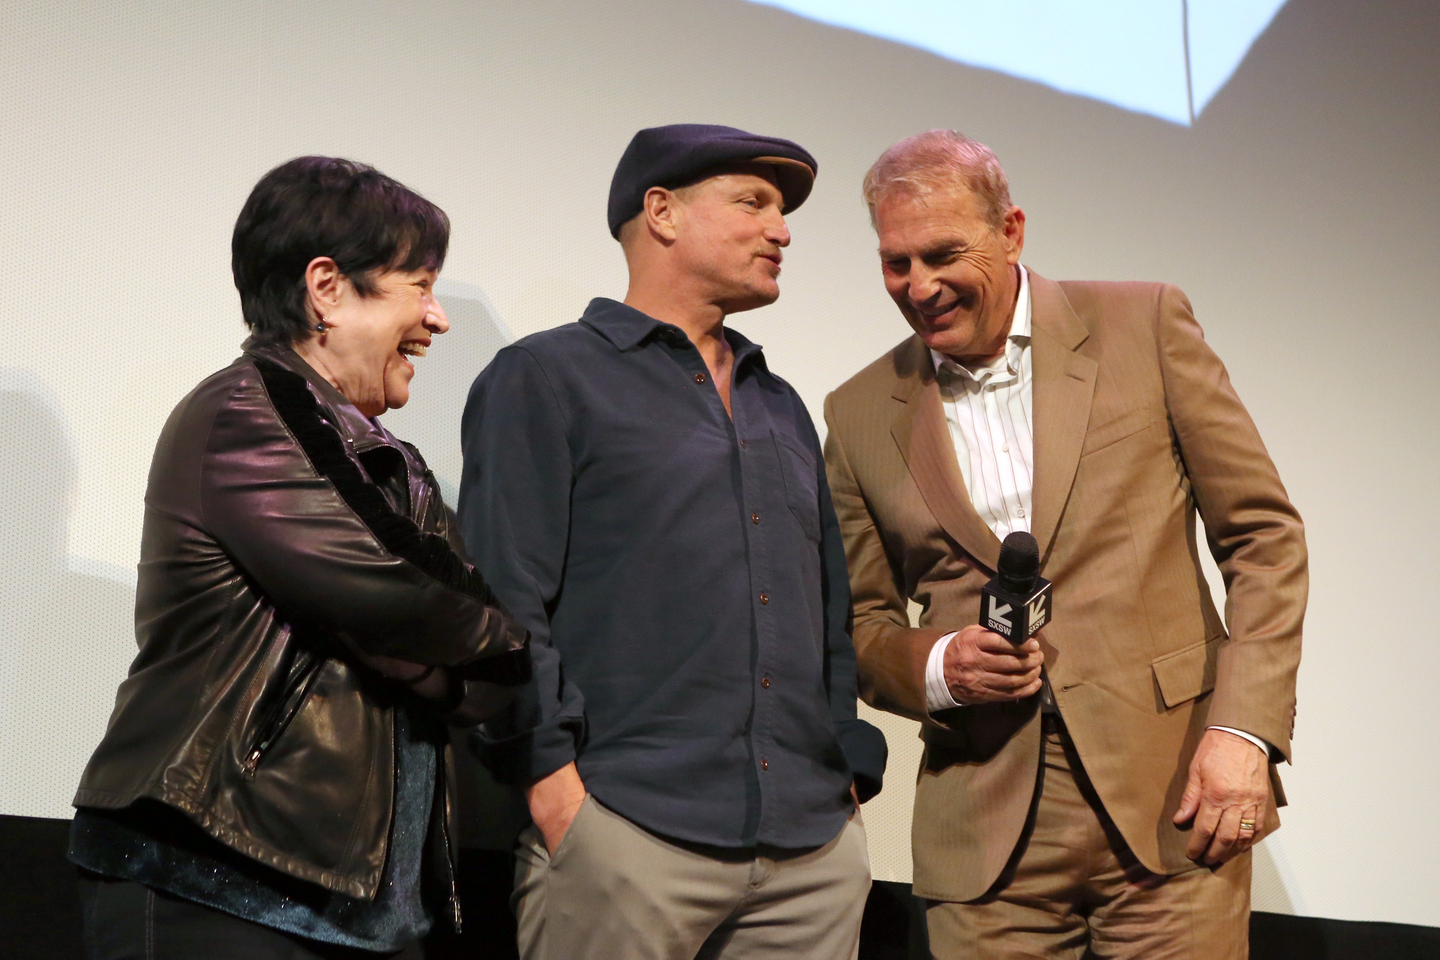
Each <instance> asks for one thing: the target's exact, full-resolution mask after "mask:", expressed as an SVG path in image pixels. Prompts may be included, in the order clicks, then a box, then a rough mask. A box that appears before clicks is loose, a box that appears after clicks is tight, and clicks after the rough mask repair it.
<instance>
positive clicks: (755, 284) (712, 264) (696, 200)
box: [675, 163, 790, 314]
mask: <svg viewBox="0 0 1440 960" xmlns="http://www.w3.org/2000/svg"><path fill="white" fill-rule="evenodd" d="M675 196H676V198H677V200H678V201H679V203H678V205H677V210H676V214H677V215H676V219H675V227H676V231H675V244H676V246H675V253H676V255H677V256H678V257H679V258H680V259H681V261H682V263H683V266H684V271H685V273H687V274H688V275H690V276H692V277H693V278H694V279H695V280H697V281H699V284H700V285H701V286H703V287H704V288H705V289H706V298H707V299H708V300H709V301H710V302H712V303H715V304H717V305H719V306H720V307H721V308H722V309H723V310H724V312H725V313H727V314H730V313H739V312H740V311H742V310H753V309H755V308H756V307H763V306H766V305H767V304H771V303H774V302H775V300H776V299H777V298H779V296H780V261H781V260H782V259H783V256H784V255H783V254H782V253H781V251H782V249H783V248H785V247H787V246H789V245H790V229H789V228H788V227H787V226H786V225H785V217H784V216H783V215H782V212H781V211H782V210H783V209H784V206H785V198H784V197H783V196H782V195H781V193H780V187H779V186H778V185H777V184H776V179H775V172H774V169H773V168H772V167H770V166H769V165H768V164H760V163H752V164H743V165H737V166H735V167H727V168H726V169H725V170H724V171H723V172H720V173H717V174H715V175H714V176H711V177H707V178H705V179H704V180H701V181H700V182H698V183H694V184H691V185H690V186H688V187H682V188H680V189H679V190H676V191H675Z"/></svg>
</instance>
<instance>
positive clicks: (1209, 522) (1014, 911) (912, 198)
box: [825, 131, 1306, 960]
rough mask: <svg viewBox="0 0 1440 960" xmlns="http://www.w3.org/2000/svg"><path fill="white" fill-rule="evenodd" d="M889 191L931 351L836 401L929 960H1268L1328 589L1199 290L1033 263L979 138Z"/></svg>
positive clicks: (886, 232)
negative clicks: (1099, 279) (1300, 726)
mask: <svg viewBox="0 0 1440 960" xmlns="http://www.w3.org/2000/svg"><path fill="white" fill-rule="evenodd" d="M865 196H866V201H867V203H868V204H869V207H870V211H871V216H872V219H873V222H874V224H875V228H876V232H877V233H878V235H879V241H880V259H881V266H882V272H883V275H884V280H885V285H886V288H887V290H888V291H889V293H890V294H891V296H892V298H893V299H894V300H895V302H896V304H897V305H898V306H899V308H900V311H901V313H902V314H903V315H904V316H905V318H906V320H907V321H908V322H909V324H910V326H911V327H912V328H913V330H914V331H915V333H914V335H913V336H911V337H910V338H908V339H907V340H905V341H904V342H902V343H901V344H900V345H899V346H898V347H896V348H895V349H894V350H892V351H891V352H890V353H888V354H886V355H885V356H883V357H881V358H880V359H879V360H877V361H876V362H875V363H873V364H871V365H870V366H868V367H867V368H865V369H864V370H862V371H861V372H860V373H858V374H857V375H856V376H855V377H853V378H852V379H850V380H849V381H848V382H846V383H845V384H844V385H842V386H841V387H840V388H839V389H838V390H836V391H835V392H834V393H833V394H831V396H830V397H829V398H827V400H826V405H825V416H826V420H827V421H828V423H829V427H830V432H829V438H828V440H827V443H826V461H827V465H828V467H829V473H830V484H831V488H832V491H833V495H834V501H835V507H836V511H837V513H838V514H839V517H840V523H841V527H842V529H843V531H844V536H845V541H846V551H847V555H848V560H849V565H850V576H851V587H852V592H853V601H854V611H855V629H854V636H855V647H856V651H857V654H858V656H859V671H860V691H861V695H862V696H863V697H864V699H865V700H866V701H867V702H869V703H871V704H872V705H874V706H876V707H879V708H881V709H885V710H890V711H892V712H895V713H898V714H901V715H903V716H907V717H912V718H915V719H917V720H920V721H921V722H922V724H923V732H924V739H925V754H924V759H923V760H922V763H921V769H920V772H919V780H918V785H917V788H916V795H915V820H914V832H913V844H914V857H915V884H914V890H915V894H916V895H917V896H919V897H923V898H925V899H927V900H928V901H930V903H929V905H928V909H927V925H928V927H929V930H930V937H931V949H932V951H933V953H934V955H935V956H936V957H938V958H942V960H949V958H960V957H965V958H971V957H978V958H989V957H1006V958H1011V957H1075V958H1079V957H1081V956H1095V955H1098V956H1104V957H1116V958H1119V957H1145V958H1147V960H1153V958H1158V957H1184V958H1192V957H1197V958H1198V957H1205V958H1211V957H1214V958H1222V957H1223V958H1235V957H1244V956H1246V955H1247V953H1248V946H1247V927H1248V918H1249V894H1250V849H1251V847H1252V845H1253V844H1254V843H1255V842H1256V841H1257V840H1259V839H1260V838H1261V837H1262V836H1264V835H1265V834H1266V833H1268V832H1269V831H1271V830H1273V829H1275V828H1276V827H1277V826H1278V825H1279V819H1278V817H1277V815H1276V805H1277V803H1283V802H1284V799H1283V795H1282V794H1281V793H1280V790H1279V786H1280V785H1279V781H1278V779H1276V777H1275V774H1274V762H1275V761H1278V760H1280V759H1288V758H1289V751H1290V737H1291V733H1292V728H1293V723H1294V714H1295V673H1296V669H1297V667H1298V664H1299V659H1300V627H1301V620H1302V617H1303V614H1304V608H1305V594H1306V557H1305V546H1304V534H1303V530H1302V527H1301V523H1300V518H1299V516H1298V514H1297V513H1296V511H1295V509H1294V508H1293V507H1292V506H1291V505H1290V502H1289V500H1288V499H1287V497H1286V494H1285V489H1284V487H1283V486H1282V485H1281V483H1280V479H1279V477H1278V476H1277V474H1276V471H1275V467H1274V465H1273V464H1272V463H1271V461H1270V458H1269V456H1268V455H1267V454H1266V452H1265V448H1264V445H1263V444H1262V443H1261V440H1260V437H1259V434H1258V433H1257V432H1256V429H1255V426H1254V424H1253V422H1252V421H1251V419H1250V417H1249V416H1248V414H1247V413H1246V412H1245V408H1244V407H1243V406H1242V405H1241V403H1240V400H1239V398H1238V397H1237V396H1236V394H1235V391H1234V390H1233V389H1232V388H1231V386H1230V382H1229V379H1228V377H1227V376H1226V373H1225V368H1224V366H1223V365H1222V364H1221V362H1220V360H1219V359H1218V358H1217V357H1216V356H1215V354H1214V353H1212V352H1211V351H1210V349H1209V347H1207V346H1206V344H1205V341H1204V339H1203V336H1202V334H1201V331H1200V327H1199V326H1198V325H1197V324H1196V322H1195V319H1194V316H1193V314H1192V312H1191V308H1190V304H1189V301H1188V300H1186V298H1185V296H1184V294H1182V293H1181V292H1180V291H1179V290H1177V289H1175V288H1174V287H1169V286H1164V285H1160V284H1139V283H1088V282H1065V283H1055V282H1053V281H1050V280H1046V279H1044V278H1042V277H1040V276H1038V275H1036V274H1034V273H1029V272H1027V271H1026V269H1025V268H1024V267H1023V266H1021V264H1020V252H1021V249H1022V248H1023V246H1024V239H1025V215H1024V213H1023V212H1022V211H1021V210H1020V209H1019V208H1018V207H1015V206H1013V205H1012V204H1011V203H1010V198H1009V187H1008V185H1007V183H1006V180H1005V175H1004V172H1003V171H1002V170H1001V168H1000V165H999V162H998V161H997V160H996V159H995V156H994V154H993V153H991V152H990V150H989V149H988V148H986V147H985V146H983V145H982V144H979V143H976V142H974V141H972V140H969V139H967V138H965V137H962V136H960V135H959V134H956V133H953V132H951V131H931V132H929V133H925V134H920V135H918V136H915V137H911V138H909V139H907V140H904V141H901V142H900V143H899V144H896V145H895V146H894V147H892V148H891V149H890V150H889V151H887V152H886V153H885V154H884V155H883V156H882V157H881V158H880V159H879V160H878V161H877V162H876V164H875V166H874V167H872V168H871V171H870V173H869V174H868V175H867V177H866V183H865ZM1197 512H1198V513H1199V515H1200V519H1201V521H1202V523H1203V526H1204V534H1205V537H1206V540H1207V541H1208V544H1209V548H1210V550H1211V552H1212V554H1213V555H1214V557H1215V559H1216V561H1217V563H1218V564H1219V567H1220V570H1221V572H1222V573H1223V575H1224V579H1225V583H1226V587H1227V591H1228V598H1227V601H1226V620H1225V621H1222V620H1221V617H1220V615H1219V614H1218V613H1217V612H1216V610H1215V607H1214V605H1213V604H1212V602H1211V600H1210V595H1209V591H1208V588H1207V587H1206V583H1205V578H1204V575H1203V573H1202V572H1201V568H1200V561H1199V556H1198V549H1197V544H1198V542H1199V541H1198V540H1197V537H1196V527H1195V515H1196V513H1197ZM1015 530H1028V531H1029V532H1031V533H1033V534H1034V536H1035V537H1036V539H1037V541H1038V542H1039V546H1040V552H1041V558H1042V563H1043V566H1042V568H1041V574H1042V575H1043V576H1045V577H1046V578H1048V579H1050V580H1051V581H1052V582H1053V583H1054V611H1053V617H1052V620H1051V622H1050V623H1049V624H1047V625H1046V626H1045V627H1044V629H1042V630H1041V631H1040V633H1039V634H1038V635H1037V637H1036V638H1034V639H1032V640H1030V641H1029V642H1027V643H1025V644H1023V645H1020V646H1014V645H1012V644H1010V643H1009V642H1008V641H1006V640H1004V639H1003V638H1002V637H1000V636H998V635H996V634H994V633H991V632H989V631H987V630H985V629H983V628H981V627H980V626H979V625H978V621H979V619H980V590H981V587H982V586H983V585H984V584H985V582H986V581H987V580H989V579H990V578H991V577H992V576H993V575H994V572H995V567H996V562H997V558H998V555H999V551H1000V542H1001V539H1002V538H1003V537H1004V536H1005V535H1006V534H1008V533H1010V532H1013V531H1015ZM912 600H913V601H914V602H916V603H918V604H919V605H920V607H921V609H922V613H921V615H920V626H919V627H918V628H912V627H911V625H910V620H909V617H908V614H907V601H912ZM1227 621H1228V626H1229V631H1228V633H1227V631H1226V622H1227ZM1087 951H1088V952H1087Z"/></svg>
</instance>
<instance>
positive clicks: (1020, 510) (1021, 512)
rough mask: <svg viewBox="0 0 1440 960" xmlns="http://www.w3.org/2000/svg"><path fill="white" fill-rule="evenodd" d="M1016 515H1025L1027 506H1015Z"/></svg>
mask: <svg viewBox="0 0 1440 960" xmlns="http://www.w3.org/2000/svg"><path fill="white" fill-rule="evenodd" d="M1015 516H1017V517H1023V516H1025V508H1024V507H1016V508H1015Z"/></svg>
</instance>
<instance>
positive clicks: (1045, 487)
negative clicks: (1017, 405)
mask: <svg viewBox="0 0 1440 960" xmlns="http://www.w3.org/2000/svg"><path fill="white" fill-rule="evenodd" d="M1030 298H1031V337H1030V349H1031V358H1032V360H1033V362H1034V381H1033V386H1034V398H1033V399H1034V409H1035V423H1034V440H1035V453H1034V463H1035V487H1034V490H1033V492H1032V493H1031V509H1032V512H1033V513H1034V525H1033V531H1032V532H1033V533H1034V534H1035V539H1036V540H1037V541H1039V543H1040V553H1041V556H1042V557H1043V556H1045V555H1047V554H1048V553H1049V550H1050V547H1051V545H1052V541H1053V540H1054V537H1055V528H1056V526H1057V525H1058V524H1059V522H1060V515H1061V513H1063V512H1064V510H1065V502H1066V501H1067V500H1068V499H1069V496H1070V486H1071V484H1072V483H1074V481H1075V468H1076V467H1077V466H1078V465H1079V462H1080V449H1081V447H1083V446H1084V444H1085V429H1086V426H1087V425H1088V424H1089V422H1090V403H1091V401H1092V400H1093V398H1094V396H1095V375H1096V370H1097V368H1098V366H1099V365H1098V364H1097V363H1096V362H1095V361H1094V360H1092V359H1091V358H1089V357H1087V356H1084V355H1082V354H1079V353H1077V352H1075V351H1076V348H1078V347H1079V346H1080V344H1082V343H1084V342H1085V340H1086V338H1087V337H1089V335H1090V334H1089V331H1087V330H1086V329H1085V325H1084V324H1083V323H1081V322H1080V318H1079V317H1077V316H1076V315H1075V311H1074V310H1073V309H1072V308H1071V306H1070V301H1069V300H1067V299H1066V297H1065V293H1064V291H1062V290H1061V289H1060V285H1059V284H1058V283H1055V282H1054V281H1051V280H1046V279H1045V278H1044V277H1040V276H1037V275H1036V274H1035V273H1033V272H1032V273H1031V274H1030Z"/></svg>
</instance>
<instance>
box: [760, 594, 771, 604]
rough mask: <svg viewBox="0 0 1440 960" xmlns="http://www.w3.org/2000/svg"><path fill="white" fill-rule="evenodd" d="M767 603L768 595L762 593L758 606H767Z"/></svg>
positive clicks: (768, 600)
mask: <svg viewBox="0 0 1440 960" xmlns="http://www.w3.org/2000/svg"><path fill="white" fill-rule="evenodd" d="M769 602H770V594H768V593H762V594H760V604H761V606H764V605H765V604H767V603H769Z"/></svg>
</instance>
